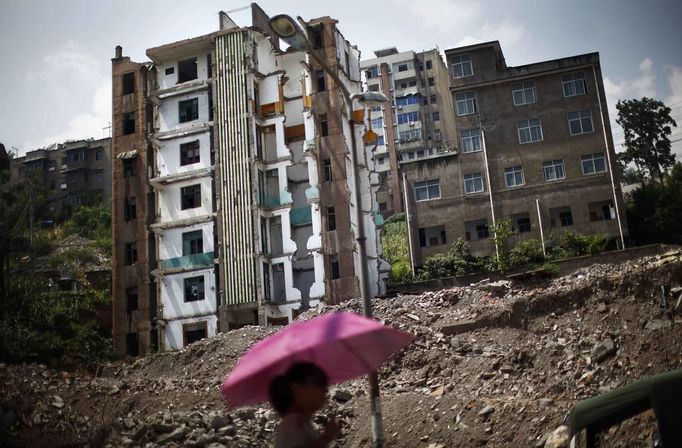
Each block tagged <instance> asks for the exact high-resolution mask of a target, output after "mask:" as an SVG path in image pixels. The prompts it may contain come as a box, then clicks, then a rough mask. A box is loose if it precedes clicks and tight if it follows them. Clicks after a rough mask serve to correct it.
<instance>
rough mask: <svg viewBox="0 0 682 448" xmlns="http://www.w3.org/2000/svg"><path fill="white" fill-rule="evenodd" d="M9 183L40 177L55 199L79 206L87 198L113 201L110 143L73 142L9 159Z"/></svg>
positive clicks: (103, 139) (108, 139) (107, 139)
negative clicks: (96, 197)
mask: <svg viewBox="0 0 682 448" xmlns="http://www.w3.org/2000/svg"><path fill="white" fill-rule="evenodd" d="M10 173H11V178H10V183H11V184H15V183H19V182H21V181H22V180H23V179H25V178H26V177H27V176H31V175H35V174H36V173H39V174H38V175H39V176H40V177H41V179H42V181H43V185H45V186H46V187H47V188H48V189H49V190H50V191H52V192H53V193H54V197H55V199H66V200H67V201H68V202H69V203H70V204H71V205H78V204H80V203H81V202H82V201H83V200H84V199H85V195H88V194H90V195H97V196H98V197H100V198H101V199H102V200H104V201H109V200H111V139H110V138H102V139H99V140H94V139H89V140H73V141H67V142H64V143H60V144H55V145H51V146H49V147H47V148H43V149H36V150H33V151H28V152H27V153H26V155H25V156H23V157H17V158H15V159H10Z"/></svg>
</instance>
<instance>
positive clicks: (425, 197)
mask: <svg viewBox="0 0 682 448" xmlns="http://www.w3.org/2000/svg"><path fill="white" fill-rule="evenodd" d="M411 154H414V153H411ZM414 197H415V199H416V200H417V201H429V200H432V199H438V198H440V182H439V181H438V179H435V180H424V181H421V182H415V183H414Z"/></svg>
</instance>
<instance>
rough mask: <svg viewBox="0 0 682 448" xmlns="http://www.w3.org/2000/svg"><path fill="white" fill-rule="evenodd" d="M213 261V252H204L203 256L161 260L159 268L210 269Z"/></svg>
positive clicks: (196, 255) (195, 255)
mask: <svg viewBox="0 0 682 448" xmlns="http://www.w3.org/2000/svg"><path fill="white" fill-rule="evenodd" d="M213 259H214V253H213V252H204V253H203V254H194V255H185V256H184V257H175V258H169V259H167V260H160V261H159V267H160V268H161V269H176V268H190V269H191V268H204V267H205V268H208V267H211V266H213Z"/></svg>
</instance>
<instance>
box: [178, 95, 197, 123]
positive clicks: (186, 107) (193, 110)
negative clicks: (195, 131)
mask: <svg viewBox="0 0 682 448" xmlns="http://www.w3.org/2000/svg"><path fill="white" fill-rule="evenodd" d="M178 109H179V113H180V117H179V119H178V121H179V122H180V123H186V122H188V121H192V120H196V119H198V118H199V98H192V99H191V100H184V101H180V102H178Z"/></svg>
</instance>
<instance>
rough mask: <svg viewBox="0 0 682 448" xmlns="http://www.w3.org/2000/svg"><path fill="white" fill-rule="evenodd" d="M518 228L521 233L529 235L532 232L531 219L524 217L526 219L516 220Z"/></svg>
mask: <svg viewBox="0 0 682 448" xmlns="http://www.w3.org/2000/svg"><path fill="white" fill-rule="evenodd" d="M516 228H517V231H518V232H519V233H528V232H530V229H531V227H530V218H529V217H524V218H518V219H517V220H516Z"/></svg>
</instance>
